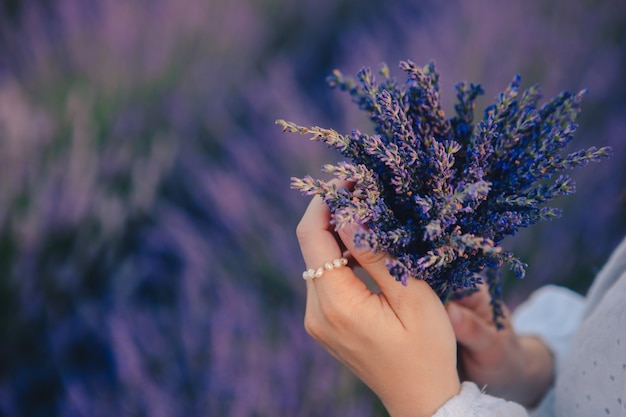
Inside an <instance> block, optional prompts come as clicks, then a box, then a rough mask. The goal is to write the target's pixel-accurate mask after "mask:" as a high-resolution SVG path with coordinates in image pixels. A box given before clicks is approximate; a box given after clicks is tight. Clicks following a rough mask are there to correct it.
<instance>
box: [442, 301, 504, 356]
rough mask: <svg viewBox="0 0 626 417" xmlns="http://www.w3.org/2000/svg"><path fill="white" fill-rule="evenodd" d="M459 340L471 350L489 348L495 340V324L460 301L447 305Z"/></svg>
mask: <svg viewBox="0 0 626 417" xmlns="http://www.w3.org/2000/svg"><path fill="white" fill-rule="evenodd" d="M446 310H447V311H448V316H449V317H450V323H451V324H452V329H453V330H454V334H455V335H456V339H457V341H458V342H459V343H460V344H461V345H463V346H464V347H466V348H468V349H469V350H471V351H480V350H484V349H487V348H489V347H490V346H491V345H492V343H493V340H494V337H495V332H496V331H497V330H496V328H495V326H494V325H493V324H492V323H491V322H487V321H485V320H484V319H483V318H482V317H480V316H479V315H478V314H476V313H475V312H474V311H472V310H471V309H469V308H467V307H464V306H462V305H460V304H459V302H451V303H448V305H447V306H446Z"/></svg>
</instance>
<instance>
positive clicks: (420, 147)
mask: <svg viewBox="0 0 626 417" xmlns="http://www.w3.org/2000/svg"><path fill="white" fill-rule="evenodd" d="M400 68H401V69H402V70H403V71H404V72H405V73H406V74H407V76H408V78H407V81H406V82H405V83H404V84H403V85H400V84H399V83H398V82H397V81H396V80H395V79H393V78H391V77H390V75H389V69H388V67H386V66H384V65H383V66H382V68H381V70H380V75H381V76H382V81H380V82H377V81H376V80H375V77H374V75H373V74H372V72H371V71H370V70H369V69H363V70H362V71H360V72H359V73H358V81H359V82H358V83H355V82H354V81H353V80H352V79H349V78H345V77H344V76H343V75H342V74H341V73H340V72H339V71H335V72H334V73H333V75H332V76H331V77H329V84H330V85H331V87H338V88H340V89H341V90H344V91H347V92H349V94H350V95H351V96H352V97H353V100H354V102H355V103H356V104H357V105H358V106H359V108H361V109H362V110H364V111H366V112H367V113H368V114H369V117H370V120H372V122H373V123H374V125H375V134H373V135H368V134H364V133H361V132H360V131H358V130H354V131H353V132H352V133H351V134H348V135H342V134H339V133H338V132H336V131H334V130H331V129H323V128H320V127H311V128H307V127H303V126H298V125H296V124H294V123H291V122H286V121H284V120H278V121H277V123H279V124H280V125H282V126H283V129H284V130H285V131H289V132H298V133H301V134H311V135H312V139H313V140H319V141H322V142H325V143H326V144H327V145H328V146H330V147H331V148H334V149H337V150H338V151H339V152H340V153H341V154H342V155H343V156H344V157H345V158H349V159H351V162H341V163H339V164H336V165H325V166H324V167H323V171H324V172H326V173H331V174H333V175H334V176H336V177H337V178H340V179H343V180H348V181H350V182H352V183H354V187H353V188H349V189H348V188H338V187H336V186H335V185H334V184H331V183H328V182H325V181H321V180H316V179H313V178H312V177H310V176H307V177H305V178H302V179H299V178H294V179H293V180H292V187H293V188H296V189H299V190H300V191H301V192H302V193H303V194H306V195H314V194H317V195H320V196H321V197H322V198H323V199H324V201H325V202H326V203H327V204H328V206H329V207H330V209H331V212H332V223H333V224H334V225H335V227H336V228H337V229H339V228H341V227H343V226H345V225H346V224H348V223H354V222H357V223H359V224H362V225H364V226H365V228H364V229H363V230H362V231H361V232H360V233H358V234H357V236H356V237H355V241H356V243H357V244H359V245H363V246H366V247H369V248H370V249H372V250H374V251H385V252H387V253H389V254H390V255H391V257H390V260H389V261H388V265H387V266H388V268H389V272H390V273H391V275H392V276H394V277H395V278H396V280H398V281H401V282H402V283H403V284H406V282H407V280H408V279H409V277H415V278H418V279H423V280H425V281H427V282H428V283H429V284H430V285H431V287H432V288H433V289H434V290H435V291H436V293H437V294H438V295H439V297H440V298H441V299H442V300H444V301H445V300H448V299H450V298H454V297H458V296H461V295H463V294H467V293H469V292H473V291H475V290H476V289H477V285H478V284H479V283H481V282H483V281H487V283H488V286H489V288H490V293H491V297H492V305H493V315H494V321H495V322H496V323H498V324H499V323H500V321H499V319H500V318H501V317H502V311H501V297H502V296H501V292H502V291H501V280H500V275H499V273H497V272H498V271H499V267H500V266H502V265H504V264H506V265H508V267H509V268H510V269H511V270H512V271H514V272H515V275H516V276H517V277H518V278H522V277H523V276H524V274H525V267H526V265H525V264H524V263H523V262H522V261H521V260H520V259H518V258H517V257H515V256H514V255H513V254H512V253H511V252H509V251H505V250H503V248H502V247H501V246H499V244H500V242H501V241H502V240H503V239H504V237H505V236H508V235H514V234H515V233H516V232H517V231H518V229H519V228H522V227H527V226H530V225H533V224H535V223H537V222H539V221H542V220H548V219H551V218H554V217H558V216H559V215H560V211H559V210H558V209H557V208H553V207H549V206H547V205H546V203H548V202H550V201H551V200H553V199H554V198H555V197H558V196H562V195H568V194H571V193H573V192H574V191H575V187H574V182H573V180H572V179H571V178H570V177H569V176H568V175H566V174H562V172H563V171H566V170H569V169H572V168H575V167H579V166H583V165H585V164H587V163H588V162H590V161H594V162H595V161H598V160H600V159H601V158H604V157H607V156H608V155H609V153H610V148H608V147H606V148H601V149H596V148H595V147H591V148H589V149H587V150H581V151H578V152H574V153H570V154H565V155H562V150H563V149H564V148H565V146H566V145H567V144H568V143H569V142H570V141H571V140H572V137H573V134H574V132H575V130H576V127H577V125H576V124H575V120H576V116H577V115H578V113H579V111H580V101H581V98H582V96H583V94H584V91H582V92H580V93H577V94H572V93H568V92H563V93H561V94H560V95H558V96H557V97H555V98H553V99H552V100H550V101H549V102H548V103H546V104H544V105H543V106H539V101H540V99H541V93H540V90H539V87H538V86H532V87H530V88H528V89H527V90H525V91H523V92H522V91H520V84H521V78H520V77H519V76H516V77H515V78H514V79H513V81H512V82H511V84H510V85H509V86H508V87H507V89H506V90H505V91H504V92H503V93H501V94H500V95H499V96H498V98H497V100H496V102H495V103H494V104H493V105H491V106H489V107H487V108H486V109H485V112H484V117H483V119H482V120H481V121H480V122H478V123H474V107H475V100H476V98H477V97H478V96H479V95H482V94H483V90H482V88H481V87H480V86H478V85H474V84H467V83H459V84H458V85H457V86H456V91H457V98H458V103H457V105H456V106H455V113H456V115H455V116H454V117H453V118H451V119H446V118H445V115H444V111H443V110H442V107H441V104H440V100H439V75H438V73H437V71H436V70H435V66H434V64H433V63H432V62H431V63H429V64H428V65H426V66H424V67H418V66H417V65H415V64H414V63H413V62H410V61H403V62H400Z"/></svg>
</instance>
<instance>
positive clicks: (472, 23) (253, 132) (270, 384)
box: [0, 0, 626, 417]
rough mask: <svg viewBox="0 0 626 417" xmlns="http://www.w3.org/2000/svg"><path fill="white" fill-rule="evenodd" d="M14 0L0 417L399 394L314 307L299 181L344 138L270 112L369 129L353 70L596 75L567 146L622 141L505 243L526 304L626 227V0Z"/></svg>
mask: <svg viewBox="0 0 626 417" xmlns="http://www.w3.org/2000/svg"><path fill="white" fill-rule="evenodd" d="M0 5H1V6H0V8H1V9H0V12H1V16H0V416H29V417H30V416H64V417H72V416H89V417H97V416H137V417H139V416H142V417H143V416H146V417H161V416H168V417H171V416H235V417H244V416H245V417H248V416H342V417H350V416H355V417H356V416H359V417H363V416H384V415H385V412H384V410H383V409H382V407H381V406H380V404H379V403H378V401H377V400H376V398H375V397H374V396H373V395H372V393H371V392H369V391H368V389H367V388H366V387H364V386H362V385H361V384H360V383H359V382H358V381H356V380H355V378H353V377H352V376H351V375H350V374H349V372H348V371H347V370H346V369H345V368H343V367H342V366H341V365H339V364H338V363H336V362H335V360H334V359H332V358H331V357H330V355H328V354H327V353H326V352H325V351H323V350H322V348H320V347H318V346H317V345H316V344H315V343H314V342H313V340H312V339H310V338H309V337H308V336H307V335H306V334H305V332H304V329H303V326H302V319H303V310H304V286H303V283H302V280H301V278H300V271H301V270H302V268H303V262H302V260H301V258H300V254H299V250H298V247H297V243H296V239H295V235H294V230H295V226H296V224H297V221H298V219H299V217H300V215H301V213H302V212H303V210H304V208H305V206H306V204H307V200H306V199H305V198H303V197H301V196H300V195H299V194H298V193H297V192H295V191H293V190H290V189H289V178H290V177H291V176H301V175H304V174H312V175H314V176H315V175H318V174H319V169H320V167H321V165H322V164H323V163H326V162H331V161H333V160H335V159H336V158H337V155H336V154H335V153H334V152H331V151H330V150H327V149H326V148H324V147H323V145H321V144H319V143H309V142H308V141H307V140H306V138H304V137H300V136H298V135H286V134H283V133H281V132H280V129H279V128H278V127H277V126H275V125H274V120H275V119H277V118H284V119H287V120H292V121H295V122H298V123H300V124H313V125H320V126H324V127H333V128H335V129H337V130H339V131H346V132H347V131H349V130H351V129H352V128H354V127H359V128H361V129H363V130H367V127H368V126H369V125H368V122H367V120H366V118H365V116H364V115H363V114H361V113H359V111H358V110H357V109H356V106H354V105H352V104H351V103H350V99H349V97H347V96H345V95H343V94H342V93H340V92H337V91H332V90H330V89H328V88H327V87H326V85H325V81H324V80H325V77H326V76H327V75H328V74H329V73H330V72H331V71H332V70H333V69H334V68H339V69H340V70H342V71H343V72H344V73H345V74H354V73H356V71H358V70H359V69H360V68H361V67H363V66H369V67H372V68H376V67H378V65H379V64H380V63H381V62H386V63H388V64H389V65H390V67H392V69H395V68H396V63H397V62H398V61H399V60H400V59H411V60H413V61H415V62H417V63H419V64H426V63H427V62H428V61H429V60H434V61H435V63H436V65H437V68H438V70H439V72H440V74H441V92H442V96H443V101H444V103H445V105H446V109H447V111H448V112H449V114H451V109H452V108H453V104H454V91H453V86H454V84H455V83H456V82H458V81H461V80H468V81H471V82H476V83H480V84H482V85H483V87H484V88H485V90H486V95H485V96H484V98H483V99H482V101H481V103H480V104H481V105H487V104H489V103H491V102H492V101H493V99H494V98H495V96H496V95H497V93H498V92H500V91H502V90H503V89H504V88H505V87H506V85H507V84H508V83H509V81H510V80H511V79H512V78H513V76H514V75H515V74H516V73H519V74H521V75H522V78H523V80H524V83H525V85H526V86H529V85H531V84H534V83H540V84H541V85H542V87H543V91H544V93H545V96H546V97H548V98H549V97H552V96H553V95H555V94H557V93H558V92H560V91H561V90H563V89H567V90H570V91H574V90H580V89H583V88H588V89H589V94H588V95H587V96H586V98H585V100H584V102H583V112H582V114H581V117H580V118H579V122H580V128H579V130H578V134H577V136H576V138H575V140H574V142H573V143H572V146H571V148H570V150H571V151H575V150H578V149H580V148H584V147H588V146H592V145H595V146H604V145H611V146H612V147H613V148H614V152H615V154H614V156H613V157H612V158H611V159H610V160H607V161H604V162H602V163H601V164H592V165H590V166H587V167H585V168H582V169H580V170H578V171H575V172H574V178H575V179H576V181H577V184H578V192H577V193H576V194H575V195H574V196H570V197H567V198H564V199H562V200H559V201H557V202H556V204H557V205H559V206H561V207H563V208H564V210H565V211H564V216H563V217H562V218H561V219H559V220H556V221H552V222H549V223H545V224H542V225H538V226H535V227H533V228H531V229H528V230H525V231H523V232H521V233H519V234H518V235H517V236H515V237H513V238H511V239H509V240H507V241H506V246H507V247H508V248H509V249H511V250H513V251H514V252H515V253H516V254H518V255H519V256H520V257H521V258H522V259H523V260H524V261H526V262H527V263H528V264H529V269H528V274H527V277H526V278H525V279H524V280H523V281H513V280H508V281H507V287H506V296H507V299H508V300H509V302H510V303H511V304H512V305H515V304H517V303H519V302H520V301H521V300H523V299H524V298H525V297H526V296H527V295H528V294H529V292H530V291H532V290H533V289H535V288H537V287H538V286H541V285H544V284H546V283H557V284H562V285H567V286H569V287H570V288H573V289H574V290H576V291H579V292H581V293H584V292H585V291H586V289H587V288H588V285H589V283H590V282H591V280H592V279H593V276H594V274H595V273H596V272H597V271H598V269H599V268H600V267H601V266H602V264H603V263H604V261H605V260H606V258H607V257H608V256H609V254H610V252H611V250H612V249H613V248H614V247H615V246H616V245H617V243H618V242H619V241H620V240H621V238H622V237H623V235H624V234H625V232H626V216H625V215H626V194H625V191H624V190H625V189H626V140H625V139H626V138H625V135H626V134H625V133H624V132H626V77H625V75H626V3H624V2H623V1H622V0H552V1H545V0H524V1H522V0H515V1H509V2H499V1H489V0H474V1H472V2H468V1H462V0H450V1H435V0H419V1H415V0H413V1H410V0H392V1H383V0H368V1H356V0H101V1H94V0H47V1H46V0H33V1H30V2H21V1H19V0H12V1H8V0H4V1H2V2H0ZM395 74H396V75H397V76H401V74H400V73H399V71H395ZM406 355H407V360H411V353H410V352H407V353H406Z"/></svg>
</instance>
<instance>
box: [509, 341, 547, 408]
mask: <svg viewBox="0 0 626 417" xmlns="http://www.w3.org/2000/svg"><path fill="white" fill-rule="evenodd" d="M520 346H521V348H522V349H521V350H522V352H524V354H523V357H524V360H523V362H522V383H521V385H520V387H519V398H515V397H513V398H511V399H512V400H515V401H517V402H519V403H521V404H524V405H526V406H528V407H532V406H535V405H537V403H539V401H540V400H541V399H542V398H543V396H544V395H545V394H546V392H547V391H548V389H549V388H550V386H551V385H552V382H553V380H554V357H553V355H552V352H550V350H549V349H548V347H547V346H546V344H545V343H544V342H543V341H542V340H541V339H539V338H538V337H534V336H520Z"/></svg>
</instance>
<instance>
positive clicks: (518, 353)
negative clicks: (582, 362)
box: [447, 286, 554, 407]
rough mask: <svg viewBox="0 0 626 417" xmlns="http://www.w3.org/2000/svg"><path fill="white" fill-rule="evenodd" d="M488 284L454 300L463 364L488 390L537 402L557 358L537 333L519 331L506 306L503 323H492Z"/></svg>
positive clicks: (453, 316)
mask: <svg viewBox="0 0 626 417" xmlns="http://www.w3.org/2000/svg"><path fill="white" fill-rule="evenodd" d="M489 301H490V296H489V294H488V292H487V287H486V286H482V287H481V289H480V291H479V292H477V293H475V294H472V295H471V296H468V297H466V298H463V299H461V300H459V301H455V302H452V303H449V304H448V306H447V309H448V314H449V315H450V321H451V323H452V327H453V329H454V332H455V334H456V337H457V340H458V343H459V346H460V347H459V360H460V363H459V369H460V371H461V374H462V376H463V377H465V378H467V379H469V380H470V381H474V382H475V383H476V384H478V385H479V386H486V387H487V391H488V393H489V394H492V395H496V396H499V397H503V398H506V399H508V400H512V401H516V402H518V403H520V404H523V405H525V406H527V407H532V406H534V405H536V404H537V403H538V402H539V401H540V400H541V398H542V397H543V396H544V395H545V393H546V392H547V391H548V388H549V387H550V385H551V384H552V379H553V377H554V375H553V374H554V371H553V370H554V359H553V357H552V354H551V352H550V350H549V349H548V348H547V347H546V345H545V344H544V343H543V342H542V341H541V340H540V339H538V338H536V337H532V336H518V335H517V334H516V333H515V331H514V329H513V326H512V324H511V322H510V320H509V319H508V317H509V312H508V311H507V310H506V309H505V312H504V313H505V316H506V317H505V321H504V329H502V330H500V331H498V330H497V329H496V326H495V325H494V323H493V318H492V310H491V305H490V303H489Z"/></svg>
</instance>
